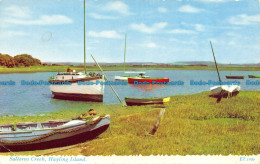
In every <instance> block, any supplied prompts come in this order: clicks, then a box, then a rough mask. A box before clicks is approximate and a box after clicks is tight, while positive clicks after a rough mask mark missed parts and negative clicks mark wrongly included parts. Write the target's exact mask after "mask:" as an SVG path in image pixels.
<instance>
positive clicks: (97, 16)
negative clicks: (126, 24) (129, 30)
mask: <svg viewBox="0 0 260 164" xmlns="http://www.w3.org/2000/svg"><path fill="white" fill-rule="evenodd" d="M89 16H90V17H92V18H94V19H117V17H113V16H108V15H100V14H96V13H90V14H89Z"/></svg>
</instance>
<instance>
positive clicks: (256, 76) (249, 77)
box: [248, 75, 260, 78]
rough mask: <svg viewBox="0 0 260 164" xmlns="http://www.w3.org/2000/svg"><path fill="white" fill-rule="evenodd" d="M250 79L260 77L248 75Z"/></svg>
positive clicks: (258, 76) (259, 76)
mask: <svg viewBox="0 0 260 164" xmlns="http://www.w3.org/2000/svg"><path fill="white" fill-rule="evenodd" d="M248 77H249V78H260V75H248Z"/></svg>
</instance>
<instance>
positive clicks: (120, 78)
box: [115, 34, 145, 81]
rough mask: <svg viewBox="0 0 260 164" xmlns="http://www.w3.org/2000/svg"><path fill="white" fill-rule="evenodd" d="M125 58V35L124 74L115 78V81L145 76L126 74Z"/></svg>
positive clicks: (139, 73)
mask: <svg viewBox="0 0 260 164" xmlns="http://www.w3.org/2000/svg"><path fill="white" fill-rule="evenodd" d="M125 56H126V34H125V50H124V74H123V75H121V76H115V80H121V81H127V79H128V78H133V77H141V76H143V75H144V74H145V72H126V71H125ZM133 74H134V75H133Z"/></svg>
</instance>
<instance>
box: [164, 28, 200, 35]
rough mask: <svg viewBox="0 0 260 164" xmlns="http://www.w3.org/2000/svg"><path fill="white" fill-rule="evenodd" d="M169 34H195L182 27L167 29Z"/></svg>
mask: <svg viewBox="0 0 260 164" xmlns="http://www.w3.org/2000/svg"><path fill="white" fill-rule="evenodd" d="M168 33H169V34H195V33H196V32H195V31H192V30H183V29H174V30H170V31H168Z"/></svg>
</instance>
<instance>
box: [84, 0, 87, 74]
mask: <svg viewBox="0 0 260 164" xmlns="http://www.w3.org/2000/svg"><path fill="white" fill-rule="evenodd" d="M85 37H86V34H85V0H84V71H85V74H86V73H87V70H86V43H85V42H86V40H85Z"/></svg>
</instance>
